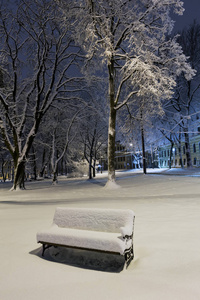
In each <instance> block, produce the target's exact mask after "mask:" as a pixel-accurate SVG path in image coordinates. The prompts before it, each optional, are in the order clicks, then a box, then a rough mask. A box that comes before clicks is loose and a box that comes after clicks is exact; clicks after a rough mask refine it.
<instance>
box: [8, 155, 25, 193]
mask: <svg viewBox="0 0 200 300" xmlns="http://www.w3.org/2000/svg"><path fill="white" fill-rule="evenodd" d="M14 165H15V167H14V182H13V186H12V188H11V191H13V190H25V185H24V180H25V165H26V162H25V160H21V161H19V160H18V159H17V162H16V163H14Z"/></svg>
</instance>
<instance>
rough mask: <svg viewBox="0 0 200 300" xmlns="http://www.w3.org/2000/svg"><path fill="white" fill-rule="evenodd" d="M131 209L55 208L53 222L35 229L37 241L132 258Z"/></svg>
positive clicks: (127, 258) (132, 222)
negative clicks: (50, 224) (41, 229)
mask: <svg viewBox="0 0 200 300" xmlns="http://www.w3.org/2000/svg"><path fill="white" fill-rule="evenodd" d="M133 225H134V213H133V211H132V210H128V209H86V208H62V207H58V208H56V211H55V215H54V219H53V224H52V226H51V227H50V228H49V229H46V230H43V231H40V232H38V233H37V242H38V243H42V244H43V253H44V250H45V244H46V245H48V246H47V247H49V245H51V244H52V245H63V246H69V247H75V248H81V249H91V250H98V251H105V252H112V253H118V254H120V255H124V256H125V259H126V261H127V260H129V259H130V260H131V259H133ZM47 247H46V248H47Z"/></svg>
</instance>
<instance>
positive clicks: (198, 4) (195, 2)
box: [172, 0, 200, 31]
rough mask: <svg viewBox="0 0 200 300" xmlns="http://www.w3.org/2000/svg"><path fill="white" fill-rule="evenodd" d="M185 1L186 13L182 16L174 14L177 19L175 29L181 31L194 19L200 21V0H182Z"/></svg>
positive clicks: (173, 17)
mask: <svg viewBox="0 0 200 300" xmlns="http://www.w3.org/2000/svg"><path fill="white" fill-rule="evenodd" d="M182 1H183V2H184V8H185V11H184V14H183V15H182V16H177V15H173V16H172V19H173V20H174V21H176V23H175V27H174V31H179V30H181V29H183V28H184V27H187V26H188V25H190V24H191V23H192V22H193V20H194V19H196V20H197V22H198V23H200V0H182Z"/></svg>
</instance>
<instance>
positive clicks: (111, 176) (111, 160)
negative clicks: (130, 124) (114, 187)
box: [106, 61, 117, 186]
mask: <svg viewBox="0 0 200 300" xmlns="http://www.w3.org/2000/svg"><path fill="white" fill-rule="evenodd" d="M108 71H109V100H110V115H109V126H108V182H107V184H106V185H107V186H108V185H109V183H116V178H115V127H116V114H117V112H116V109H115V88H114V62H113V61H111V63H110V65H109V66H108Z"/></svg>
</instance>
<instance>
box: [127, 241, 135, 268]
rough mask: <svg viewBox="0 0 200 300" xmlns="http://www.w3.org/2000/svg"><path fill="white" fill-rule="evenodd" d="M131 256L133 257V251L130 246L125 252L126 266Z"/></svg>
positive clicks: (131, 258)
mask: <svg viewBox="0 0 200 300" xmlns="http://www.w3.org/2000/svg"><path fill="white" fill-rule="evenodd" d="M133 258H134V252H133V246H132V247H131V249H130V250H129V251H127V252H126V253H125V261H126V268H128V266H129V265H130V263H131V261H132V260H133Z"/></svg>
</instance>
